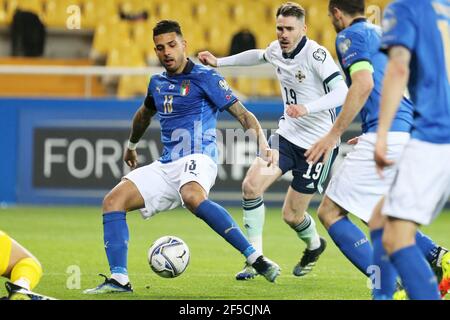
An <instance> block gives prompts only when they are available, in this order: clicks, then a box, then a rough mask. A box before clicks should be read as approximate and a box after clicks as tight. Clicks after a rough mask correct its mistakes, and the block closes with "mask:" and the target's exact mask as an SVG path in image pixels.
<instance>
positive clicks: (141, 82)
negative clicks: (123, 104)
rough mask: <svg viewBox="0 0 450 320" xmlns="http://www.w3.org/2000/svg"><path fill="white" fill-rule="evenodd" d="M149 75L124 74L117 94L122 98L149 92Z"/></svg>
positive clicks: (143, 94)
mask: <svg viewBox="0 0 450 320" xmlns="http://www.w3.org/2000/svg"><path fill="white" fill-rule="evenodd" d="M148 82H149V77H148V76H122V77H120V80H119V86H118V89H117V96H118V97H119V98H121V99H126V98H132V97H136V96H145V95H146V94H147V88H148Z"/></svg>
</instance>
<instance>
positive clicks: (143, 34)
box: [131, 20, 154, 52]
mask: <svg viewBox="0 0 450 320" xmlns="http://www.w3.org/2000/svg"><path fill="white" fill-rule="evenodd" d="M153 27H154V23H153V22H151V20H149V21H140V22H136V23H133V24H132V25H131V29H132V38H133V41H134V43H135V45H136V46H138V47H139V48H141V50H142V51H144V52H149V51H153V47H154V45H153V31H152V29H153Z"/></svg>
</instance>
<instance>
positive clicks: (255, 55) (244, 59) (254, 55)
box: [217, 49, 266, 67]
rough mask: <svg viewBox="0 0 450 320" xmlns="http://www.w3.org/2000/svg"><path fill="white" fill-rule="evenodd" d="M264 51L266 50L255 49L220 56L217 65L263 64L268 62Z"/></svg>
mask: <svg viewBox="0 0 450 320" xmlns="http://www.w3.org/2000/svg"><path fill="white" fill-rule="evenodd" d="M264 52H265V50H261V49H253V50H247V51H244V52H241V53H238V54H235V55H233V56H229V57H224V58H218V59H217V66H218V67H227V66H254V65H258V64H263V63H266V60H265V59H264Z"/></svg>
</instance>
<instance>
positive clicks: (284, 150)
mask: <svg viewBox="0 0 450 320" xmlns="http://www.w3.org/2000/svg"><path fill="white" fill-rule="evenodd" d="M277 137H278V139H279V140H278V141H279V143H278V146H276V143H274V139H276V138H277ZM269 145H270V147H271V148H276V149H278V151H279V153H280V160H279V163H278V166H279V167H280V169H281V171H282V172H283V174H285V173H286V172H288V171H290V170H292V175H293V176H294V179H293V180H292V183H291V187H292V189H294V190H295V191H297V192H300V193H304V194H314V193H316V192H317V191H319V192H320V193H322V192H323V190H324V189H323V186H324V183H325V181H326V180H327V178H328V175H329V173H330V169H331V166H332V165H333V163H334V160H336V157H337V155H338V153H339V148H335V149H334V150H333V151H332V154H331V157H330V159H329V160H328V162H327V163H326V164H324V163H323V162H322V161H323V159H321V160H320V161H319V162H317V163H316V164H314V165H310V164H308V163H307V162H306V158H305V152H306V150H305V149H303V148H300V147H298V146H296V145H295V144H293V143H292V142H289V141H288V140H286V139H285V138H283V137H282V136H280V135H279V134H276V135H273V136H271V137H270V139H269Z"/></svg>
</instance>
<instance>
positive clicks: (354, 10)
mask: <svg viewBox="0 0 450 320" xmlns="http://www.w3.org/2000/svg"><path fill="white" fill-rule="evenodd" d="M328 8H329V10H330V11H331V9H333V8H337V9H339V10H341V11H343V12H345V13H347V14H349V15H351V16H355V15H357V14H364V11H365V9H366V6H365V1H364V0H330V3H329V5H328Z"/></svg>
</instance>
